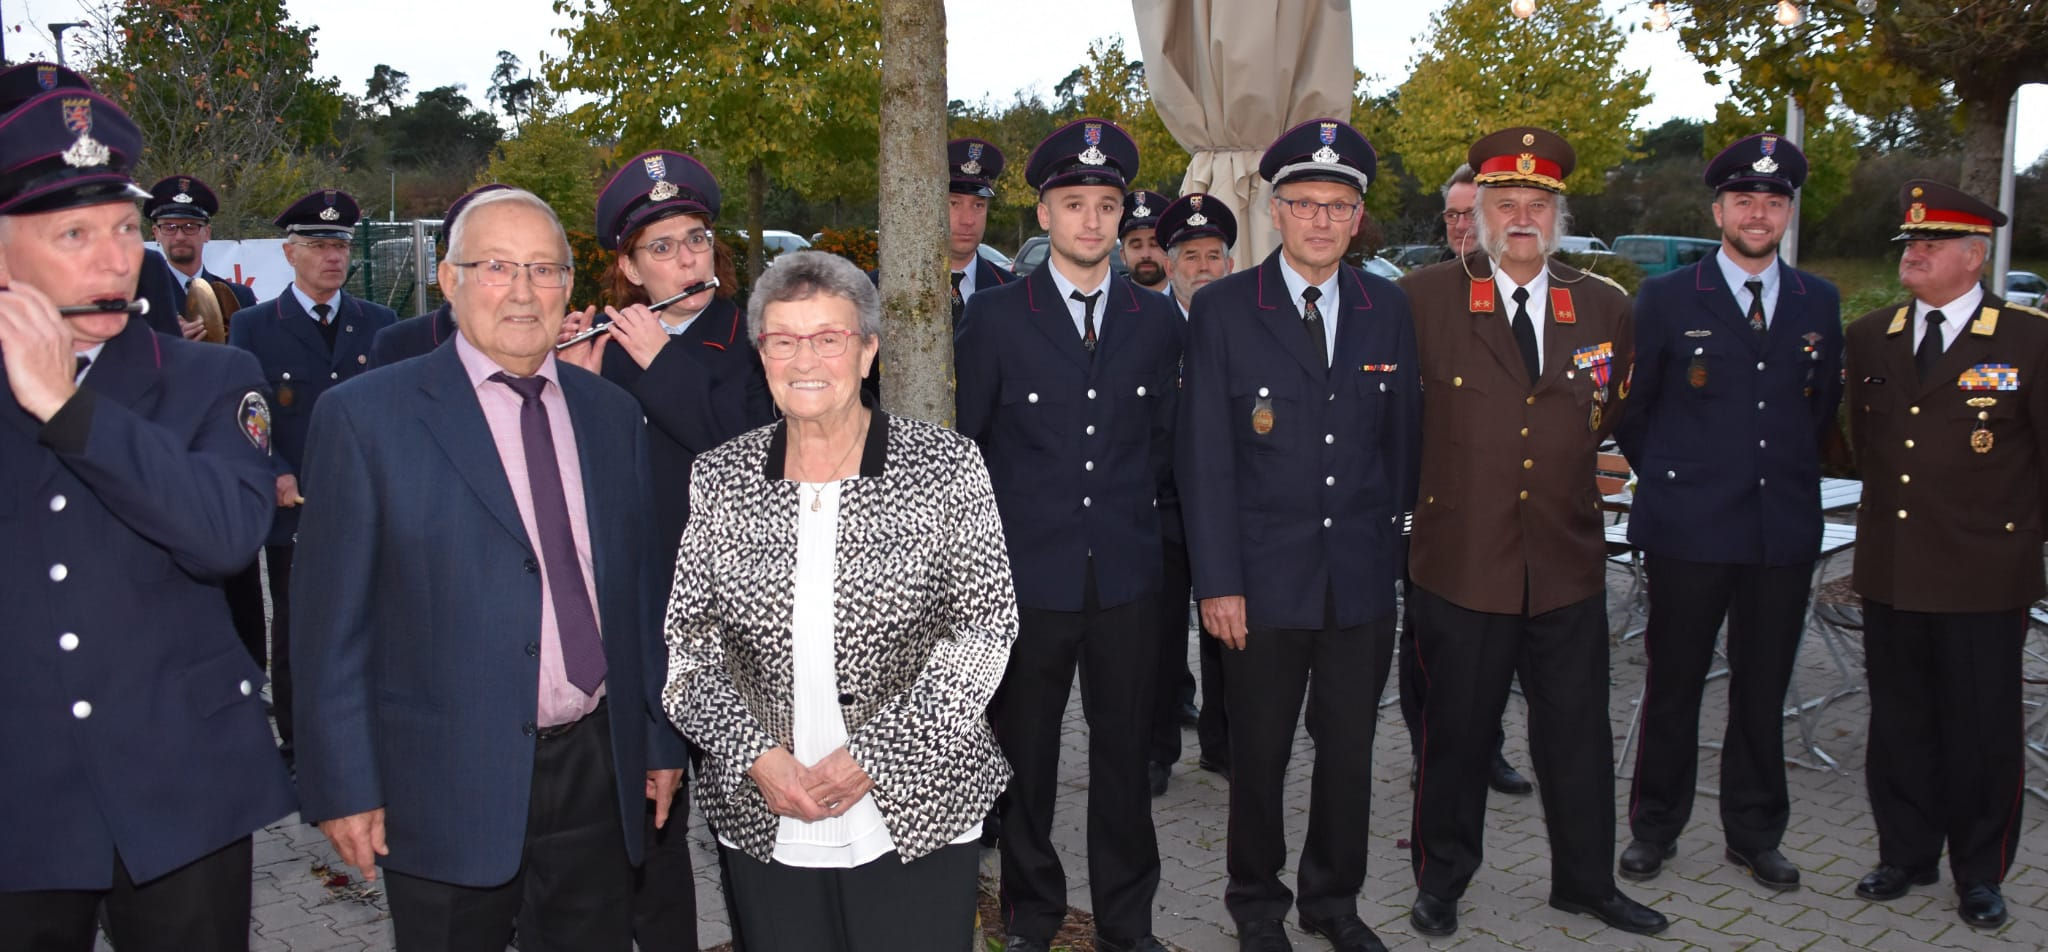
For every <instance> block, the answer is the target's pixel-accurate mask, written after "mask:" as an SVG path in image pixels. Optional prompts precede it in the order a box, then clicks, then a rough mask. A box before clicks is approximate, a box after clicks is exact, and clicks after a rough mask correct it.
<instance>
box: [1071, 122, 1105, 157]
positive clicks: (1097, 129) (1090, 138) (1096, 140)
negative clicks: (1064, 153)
mask: <svg viewBox="0 0 2048 952" xmlns="http://www.w3.org/2000/svg"><path fill="white" fill-rule="evenodd" d="M1081 138H1082V139H1083V140H1085V141H1086V142H1087V143H1088V149H1087V150H1086V151H1084V152H1082V153H1081V154H1080V155H1079V156H1076V158H1078V159H1080V160H1081V164H1083V165H1102V164H1104V163H1106V162H1108V161H1109V156H1106V155H1103V154H1102V150H1101V149H1099V148H1096V147H1097V146H1100V145H1101V144H1102V123H1099V122H1090V123H1084V124H1083V125H1082V126H1081Z"/></svg>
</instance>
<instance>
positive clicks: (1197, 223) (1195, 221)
mask: <svg viewBox="0 0 2048 952" xmlns="http://www.w3.org/2000/svg"><path fill="white" fill-rule="evenodd" d="M1208 223H1209V216H1207V215H1204V214H1202V213H1201V212H1196V213H1194V214H1192V215H1189V216H1188V227H1189V228H1200V227H1202V226H1203V225H1206V224H1208Z"/></svg>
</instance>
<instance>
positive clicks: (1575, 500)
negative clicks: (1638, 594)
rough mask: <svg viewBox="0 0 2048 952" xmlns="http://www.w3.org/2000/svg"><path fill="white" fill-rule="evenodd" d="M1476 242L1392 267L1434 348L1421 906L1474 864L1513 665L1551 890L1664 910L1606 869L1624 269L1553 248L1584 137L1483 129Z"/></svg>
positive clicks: (1419, 562)
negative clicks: (1601, 466)
mask: <svg viewBox="0 0 2048 952" xmlns="http://www.w3.org/2000/svg"><path fill="white" fill-rule="evenodd" d="M1470 160H1471V163H1472V168H1473V169H1474V171H1475V172H1476V175H1475V176H1474V180H1475V182H1476V183H1477V184H1478V186H1479V199H1478V213H1479V247H1478V248H1477V249H1475V250H1474V251H1473V253H1472V254H1469V255H1466V256H1465V257H1463V258H1461V259H1459V260H1457V261H1447V262H1444V263H1442V264H1436V265H1432V266H1430V267H1427V268H1423V269H1421V270H1419V271H1416V272H1413V273H1411V274H1409V275H1408V276H1407V277H1405V278H1403V279H1402V281H1401V285H1402V288H1403V289H1404V290H1406V291H1407V292H1408V297H1409V300H1410V302H1411V306H1412V308H1413V311H1414V314H1415V336H1416V340H1417V344H1418V349H1419V351H1420V353H1421V358H1422V387H1423V394H1424V397H1423V425H1422V432H1423V437H1422V482H1421V492H1420V496H1421V498H1420V499H1418V500H1417V502H1416V505H1415V527H1414V535H1413V538H1412V540H1411V542H1410V555H1409V565H1408V571H1409V577H1410V579H1411V580H1412V581H1413V583H1414V588H1413V594H1412V596H1411V597H1412V598H1413V600H1414V611H1415V614H1414V618H1415V621H1416V626H1417V635H1416V645H1417V647H1418V648H1419V651H1418V660H1419V661H1420V663H1421V670H1422V676H1423V679H1424V682H1425V683H1426V685H1427V688H1428V692H1427V701H1426V704H1425V707H1424V709H1423V719H1422V724H1421V730H1420V739H1421V746H1422V775H1421V778H1420V784H1419V786H1418V789H1417V793H1416V797H1415V803H1416V808H1415V831H1414V837H1413V841H1414V846H1413V847H1412V857H1413V862H1414V866H1415V883H1416V886H1417V889H1418V893H1417V895H1416V898H1415V905H1414V907H1413V908H1412V909H1411V910H1410V913H1409V920H1410V922H1411V923H1412V924H1413V925H1414V926H1415V928H1416V930H1417V931H1418V932H1421V933H1423V934H1425V935H1438V936H1440V935H1449V934H1451V933H1452V932H1454V931H1456V930H1457V927H1458V912H1457V908H1458V907H1457V901H1458V897H1459V896H1460V895H1462V894H1463V893H1464V891H1465V886H1466V885H1467V884H1468V883H1469V882H1471V879H1472V873H1473V872H1474V871H1475V870H1477V869H1478V868H1479V864H1480V861H1481V855H1482V846H1483V839H1484V832H1485V829H1484V827H1485V820H1486V777H1487V769H1488V765H1489V763H1490V761H1491V759H1492V755H1493V750H1494V747H1493V739H1494V731H1496V730H1497V729H1498V728H1499V724H1500V715H1501V709H1502V707H1503V706H1504V705H1505V704H1506V703H1507V694H1508V681H1509V679H1510V678H1511V677H1514V676H1516V675H1519V676H1520V677H1521V681H1522V686H1523V689H1524V691H1525V693H1526V694H1527V696H1528V702H1529V730H1530V734H1531V742H1532V743H1531V749H1532V751H1533V753H1534V758H1533V766H1534V767H1535V770H1536V776H1537V780H1538V789H1539V790H1540V791H1541V793H1542V798H1543V814H1544V819H1545V822H1546V825H1547V827H1548V829H1549V833H1550V847H1551V881H1552V885H1551V893H1550V904H1551V905H1552V906H1553V907H1556V908H1558V909H1562V910H1565V911H1567V912H1576V913H1583V914H1587V915H1593V916H1597V917H1599V918H1600V919H1601V920H1602V921H1604V922H1606V923H1607V924H1608V925H1610V926H1613V927H1614V928H1617V929H1623V930H1626V931H1629V932H1637V933H1644V934H1649V933H1655V932H1659V931H1662V930H1663V929H1664V927H1665V926H1666V925H1667V924H1668V923H1667V922H1666V920H1665V918H1664V917H1663V916H1662V915H1660V914H1658V913H1657V912H1655V911H1653V910H1651V909H1649V908H1647V907H1645V906H1643V905H1642V904H1640V903H1637V902H1636V901H1634V900H1632V899H1629V898H1628V897H1626V896H1623V895H1622V894H1621V893H1620V891H1618V890H1617V889H1616V888H1615V885H1614V873H1613V865H1614V742H1613V734H1612V732H1611V729H1610V727H1609V725H1608V722H1607V595H1606V586H1605V578H1604V576H1605V547H1604V543H1603V541H1602V529H1601V522H1600V510H1599V502H1600V493H1599V490H1597V489H1595V488H1594V485H1593V470H1594V455H1595V451H1596V450H1597V448H1598V447H1599V445H1600V441H1601V440H1603V439H1605V438H1606V437H1607V434H1608V432H1609V430H1611V429H1612V428H1613V426H1614V423H1615V419H1616V418H1617V417H1618V416H1619V410H1620V408H1621V403H1622V401H1623V399H1624V398H1626V396H1627V394H1628V375H1629V366H1630V359H1631V354H1632V353H1633V350H1634V336H1633V330H1632V325H1631V321H1630V315H1629V300H1628V296H1627V295H1626V294H1623V293H1622V292H1621V291H1620V290H1618V289H1617V288H1616V287H1614V286H1613V285H1611V284H1609V283H1606V282H1604V281H1600V280H1593V281H1587V280H1585V278H1586V277H1588V275H1586V274H1585V273H1584V272H1581V271H1578V270H1576V269H1573V268H1570V267H1567V266H1566V265H1564V264H1562V263H1560V262H1557V261H1554V260H1551V259H1550V257H1549V256H1550V254H1551V253H1553V252H1555V251H1556V250H1557V244H1558V236H1559V235H1561V234H1562V233H1563V230H1564V229H1563V225H1564V222H1565V220H1566V218H1567V212H1566V210H1565V199H1564V196H1563V191H1564V179H1565V177H1566V176H1569V175H1570V174H1571V171H1572V166H1573V165H1574V163H1575V157H1574V155H1573V152H1572V148H1571V146H1570V145H1568V144H1566V143H1565V141H1564V140H1563V139H1561V138H1559V137H1558V136H1557V134H1556V133H1553V132H1550V131H1548V130H1544V129H1535V128H1512V129H1505V130H1502V131H1500V132H1496V133H1494V134H1492V135H1489V136H1487V137H1485V138H1483V139H1480V140H1479V141H1478V142H1476V143H1474V144H1473V146H1472V149H1471V154H1470Z"/></svg>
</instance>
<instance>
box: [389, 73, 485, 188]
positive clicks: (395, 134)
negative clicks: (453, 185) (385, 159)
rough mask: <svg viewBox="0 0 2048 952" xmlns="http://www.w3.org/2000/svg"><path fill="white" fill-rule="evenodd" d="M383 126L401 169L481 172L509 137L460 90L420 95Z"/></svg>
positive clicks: (445, 88)
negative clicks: (500, 142)
mask: <svg viewBox="0 0 2048 952" xmlns="http://www.w3.org/2000/svg"><path fill="white" fill-rule="evenodd" d="M381 126H382V133H383V137H384V139H385V141H386V142H387V143H389V145H390V148H391V152H390V156H391V161H392V164H393V165H394V166H396V167H397V168H401V169H421V168H443V169H445V168H448V167H451V166H452V167H455V168H459V169H464V170H469V169H475V168H479V167H481V166H482V165H483V164H484V162H485V161H486V160H487V159H488V158H489V156H490V153H491V147H492V146H494V145H497V144H498V139H499V137H501V136H503V135H504V131H503V130H502V129H500V128H499V127H498V120H496V119H494V118H492V117H491V114H490V113H488V112H485V111H483V110H481V109H478V108H476V106H475V104H473V103H471V102H470V101H469V97H468V96H465V95H463V94H462V87H460V86H439V87H436V88H434V89H429V90H427V91H426V92H423V93H420V94H419V96H418V97H417V98H415V99H414V100H413V104H412V105H410V106H401V107H399V108H398V110H397V111H395V112H393V113H392V114H391V115H390V116H389V117H388V118H386V119H385V120H383V122H382V123H381Z"/></svg>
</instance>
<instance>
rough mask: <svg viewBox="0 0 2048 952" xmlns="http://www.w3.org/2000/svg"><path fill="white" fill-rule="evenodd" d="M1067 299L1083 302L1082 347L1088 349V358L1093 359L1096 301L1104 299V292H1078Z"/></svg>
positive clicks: (1074, 292)
mask: <svg viewBox="0 0 2048 952" xmlns="http://www.w3.org/2000/svg"><path fill="white" fill-rule="evenodd" d="M1067 297H1070V298H1073V299H1074V300H1076V301H1079V302H1081V346H1082V347H1085V348H1087V349H1088V356H1090V357H1093V356H1095V301H1096V299H1097V298H1100V297H1102V292H1101V291H1097V292H1095V293H1094V294H1082V293H1081V292H1080V291H1078V290H1076V291H1073V292H1071V293H1069V294H1068V295H1067Z"/></svg>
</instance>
